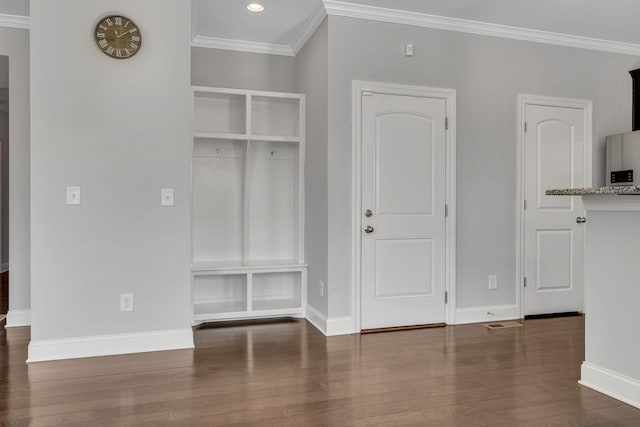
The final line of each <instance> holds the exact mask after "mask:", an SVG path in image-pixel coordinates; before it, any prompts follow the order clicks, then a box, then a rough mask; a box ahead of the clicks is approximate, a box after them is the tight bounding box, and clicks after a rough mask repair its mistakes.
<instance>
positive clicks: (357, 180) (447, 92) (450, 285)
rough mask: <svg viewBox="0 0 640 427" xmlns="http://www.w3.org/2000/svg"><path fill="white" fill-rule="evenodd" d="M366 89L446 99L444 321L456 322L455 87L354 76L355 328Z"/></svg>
mask: <svg viewBox="0 0 640 427" xmlns="http://www.w3.org/2000/svg"><path fill="white" fill-rule="evenodd" d="M363 92H374V93H380V94H389V95H405V96H417V97H424V98H436V99H444V100H445V101H446V115H447V120H448V129H447V131H446V132H445V144H446V147H445V152H446V202H445V203H446V204H447V206H448V215H447V216H446V217H445V228H446V230H445V236H446V238H445V260H446V261H445V278H446V279H445V292H447V295H448V303H447V304H446V306H445V317H446V319H445V321H446V323H448V324H452V323H455V313H456V286H455V283H456V278H455V273H456V247H455V244H456V90H455V89H443V88H433V87H425V86H413V85H402V84H392V83H380V82H368V81H361V80H354V81H353V82H352V107H351V111H352V114H353V117H352V122H351V123H352V138H351V140H352V144H351V147H352V151H351V161H352V166H351V170H352V183H351V199H352V206H351V211H352V214H353V216H352V222H351V227H352V232H353V234H352V242H351V243H352V245H351V247H352V254H351V266H352V280H351V282H352V292H351V301H352V303H353V330H354V332H355V333H359V332H360V331H361V313H362V311H361V306H362V301H361V294H362V293H361V289H362V283H361V269H362V240H361V232H360V230H361V228H362V215H360V205H361V203H362V194H361V189H362V187H361V186H362V164H361V163H362V159H361V155H362V135H361V132H360V129H361V127H362V120H361V118H362V103H361V102H360V100H361V99H362V93H363Z"/></svg>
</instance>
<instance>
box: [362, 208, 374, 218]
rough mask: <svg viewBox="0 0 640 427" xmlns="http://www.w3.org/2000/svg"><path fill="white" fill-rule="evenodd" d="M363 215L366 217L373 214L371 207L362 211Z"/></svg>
mask: <svg viewBox="0 0 640 427" xmlns="http://www.w3.org/2000/svg"><path fill="white" fill-rule="evenodd" d="M364 216H366V217H367V218H369V217H370V216H373V211H372V210H371V209H367V210H366V211H364Z"/></svg>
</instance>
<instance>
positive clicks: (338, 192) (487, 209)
mask: <svg viewBox="0 0 640 427" xmlns="http://www.w3.org/2000/svg"><path fill="white" fill-rule="evenodd" d="M405 43H414V44H415V49H416V56H415V57H413V58H405V57H404V56H403V55H402V47H403V45H404V44H405ZM638 65H640V60H639V58H637V57H632V56H626V55H617V54H610V53H603V52H596V51H591V50H584V49H572V48H565V47H560V46H552V45H545V44H536V43H529V42H523V41H516V40H508V39H501V38H493V37H485V36H476V35H471V34H464V33H457V32H451V31H443V30H434V29H429V28H420V27H412V26H405V25H398V24H390V23H383V22H375V21H367V20H360V19H353V18H345V17H335V16H330V17H329V135H328V136H329V138H328V141H329V154H328V167H329V172H330V173H329V185H328V188H329V198H328V200H329V223H328V226H329V284H330V290H329V291H330V293H331V303H330V305H329V316H330V317H336V316H348V315H350V314H351V306H352V302H351V249H352V248H351V236H352V229H351V218H352V215H351V186H350V185H345V183H350V182H351V173H352V171H351V161H352V159H351V82H352V80H370V81H379V82H389V83H404V84H413V85H423V86H434V87H443V88H453V89H456V90H457V105H458V112H457V191H458V194H457V212H458V221H457V236H458V237H457V263H458V264H457V290H458V294H457V305H458V307H475V306H484V305H494V304H514V303H515V283H514V282H515V194H516V184H515V178H516V176H515V171H516V108H517V99H516V97H517V94H518V93H527V94H538V95H548V96H561V97H573V98H587V99H591V100H593V103H594V126H593V130H594V136H595V138H594V143H595V150H594V180H595V184H602V183H603V171H604V159H603V154H604V152H603V143H604V137H605V136H606V135H608V134H612V133H618V132H623V131H628V130H630V128H631V109H630V107H631V81H630V78H629V75H628V71H629V70H631V69H633V68H637V66H638ZM489 274H497V275H498V280H499V289H498V290H497V291H489V290H487V276H488V275H489Z"/></svg>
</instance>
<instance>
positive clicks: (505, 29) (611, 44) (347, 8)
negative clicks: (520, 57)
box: [324, 0, 640, 56]
mask: <svg viewBox="0 0 640 427" xmlns="http://www.w3.org/2000/svg"><path fill="white" fill-rule="evenodd" d="M324 6H325V8H326V10H327V14H329V15H334V16H346V17H350V18H360V19H369V20H373V21H383V22H391V23H395V24H404V25H414V26H418V27H428V28H436V29H440V30H450V31H458V32H462V33H471V34H480V35H483V36H492V37H502V38H508V39H515V40H524V41H529V42H536V43H545V44H553V45H559V46H566V47H573V48H579V49H590V50H599V51H603V52H613V53H622V54H627V55H635V56H637V55H640V45H637V44H633V43H624V42H617V41H612V40H602V39H595V38H590V37H581V36H575V35H571V34H563V33H554V32H549V31H541V30H533V29H529V28H522V27H513V26H509V25H501V24H492V23H488V22H479V21H472V20H468V19H459V18H451V17H446V16H438V15H429V14H426V13H418V12H409V11H403V10H397V9H387V8H383V7H376V6H367V5H362V4H354V3H348V2H342V1H335V0H324Z"/></svg>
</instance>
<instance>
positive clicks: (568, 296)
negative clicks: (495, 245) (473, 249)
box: [524, 105, 587, 315]
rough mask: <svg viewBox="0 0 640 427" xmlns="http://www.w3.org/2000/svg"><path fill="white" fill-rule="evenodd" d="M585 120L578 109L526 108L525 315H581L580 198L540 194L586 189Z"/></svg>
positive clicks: (581, 225)
mask: <svg viewBox="0 0 640 427" xmlns="http://www.w3.org/2000/svg"><path fill="white" fill-rule="evenodd" d="M586 120H587V118H586V114H585V109H582V108H565V107H558V106H544V105H526V106H525V122H526V125H525V126H526V128H525V138H524V159H525V171H524V187H525V188H524V196H525V211H524V276H525V278H526V279H525V280H526V286H525V288H524V314H525V315H536V314H550V313H566V312H574V311H578V312H581V311H582V302H583V297H582V276H583V270H582V268H583V265H582V258H583V241H584V223H583V222H582V218H584V215H585V213H584V208H583V206H582V199H581V198H580V197H569V196H547V195H545V190H548V189H553V188H573V187H585V186H586V168H585V148H586V143H587V141H586V135H585V129H586V126H585V121H586Z"/></svg>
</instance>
